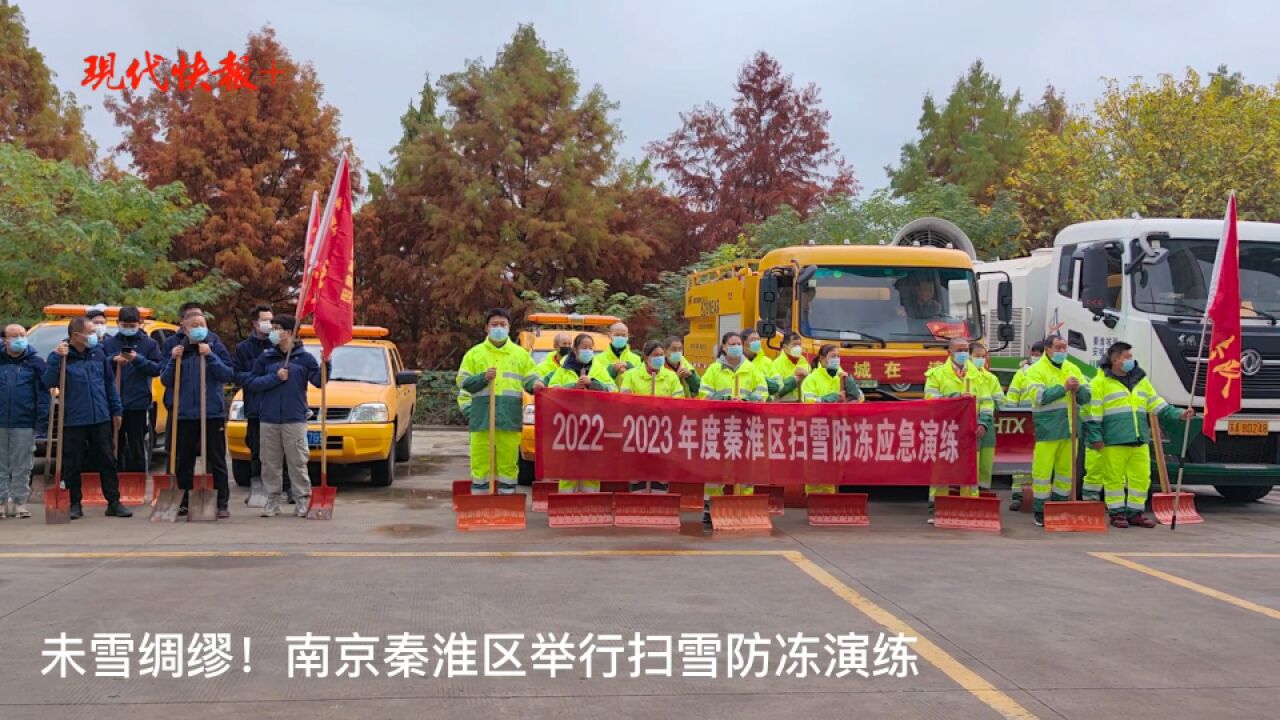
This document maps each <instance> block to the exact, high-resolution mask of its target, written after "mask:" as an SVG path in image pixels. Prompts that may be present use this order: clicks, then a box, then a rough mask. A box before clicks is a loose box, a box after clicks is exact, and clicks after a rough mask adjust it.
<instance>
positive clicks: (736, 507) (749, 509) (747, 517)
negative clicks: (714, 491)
mask: <svg viewBox="0 0 1280 720" xmlns="http://www.w3.org/2000/svg"><path fill="white" fill-rule="evenodd" d="M711 529H712V530H714V531H716V532H720V531H727V532H742V531H751V530H763V531H769V530H772V529H773V519H772V518H770V517H769V496H768V495H714V496H712V498H711Z"/></svg>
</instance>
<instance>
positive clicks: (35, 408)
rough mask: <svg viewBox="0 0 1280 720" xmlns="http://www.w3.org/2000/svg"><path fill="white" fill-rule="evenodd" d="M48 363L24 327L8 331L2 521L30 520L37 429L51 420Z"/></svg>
mask: <svg viewBox="0 0 1280 720" xmlns="http://www.w3.org/2000/svg"><path fill="white" fill-rule="evenodd" d="M44 369H45V363H44V360H41V359H40V356H39V355H38V354H36V351H35V348H33V347H31V346H30V345H28V344H27V331H26V328H24V327H22V326H21V325H9V326H7V327H5V329H4V345H3V347H0V518H4V517H10V518H29V517H31V511H29V510H27V495H28V494H29V493H30V491H31V466H32V460H33V459H34V456H33V455H32V450H33V449H34V448H35V428H36V425H38V424H39V423H40V422H42V421H43V420H45V419H46V418H47V417H48V412H49V392H48V390H47V389H46V388H45V386H44V380H43V379H42V376H43V375H44Z"/></svg>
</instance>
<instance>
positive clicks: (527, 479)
mask: <svg viewBox="0 0 1280 720" xmlns="http://www.w3.org/2000/svg"><path fill="white" fill-rule="evenodd" d="M536 479H537V478H536V477H535V475H534V466H533V461H532V460H525V459H524V458H520V474H519V476H518V477H517V482H519V483H520V484H521V485H526V486H527V485H532V484H533V481H534V480H536Z"/></svg>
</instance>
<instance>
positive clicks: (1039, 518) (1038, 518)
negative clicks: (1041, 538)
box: [1035, 512, 1044, 527]
mask: <svg viewBox="0 0 1280 720" xmlns="http://www.w3.org/2000/svg"><path fill="white" fill-rule="evenodd" d="M1035 523H1036V527H1044V513H1042V512H1038V513H1036V514H1035Z"/></svg>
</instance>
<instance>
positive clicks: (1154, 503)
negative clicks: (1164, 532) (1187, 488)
mask: <svg viewBox="0 0 1280 720" xmlns="http://www.w3.org/2000/svg"><path fill="white" fill-rule="evenodd" d="M1179 495H1181V496H1182V497H1181V499H1178V496H1179ZM1175 501H1176V502H1177V503H1178V524H1179V525H1181V524H1183V523H1185V524H1187V525H1193V524H1195V523H1202V522H1204V518H1203V517H1201V516H1200V513H1198V512H1196V494H1195V493H1189V492H1184V493H1173V492H1170V493H1152V495H1151V512H1152V514H1154V515H1155V516H1156V522H1158V523H1160V524H1161V525H1169V524H1171V523H1172V522H1173V504H1174V502H1175Z"/></svg>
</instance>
